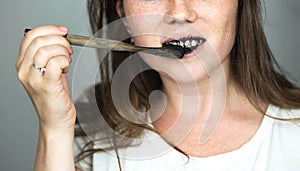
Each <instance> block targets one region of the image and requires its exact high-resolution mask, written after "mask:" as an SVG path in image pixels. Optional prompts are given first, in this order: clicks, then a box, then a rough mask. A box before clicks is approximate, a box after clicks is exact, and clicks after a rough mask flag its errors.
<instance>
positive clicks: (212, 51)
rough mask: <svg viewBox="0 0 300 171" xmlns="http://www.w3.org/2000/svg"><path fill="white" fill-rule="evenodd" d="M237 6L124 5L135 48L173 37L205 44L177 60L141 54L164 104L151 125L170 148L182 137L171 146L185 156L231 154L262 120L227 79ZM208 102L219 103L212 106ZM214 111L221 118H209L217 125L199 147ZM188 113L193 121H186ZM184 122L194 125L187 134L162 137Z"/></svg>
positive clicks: (186, 0) (156, 1)
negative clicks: (197, 39)
mask: <svg viewBox="0 0 300 171" xmlns="http://www.w3.org/2000/svg"><path fill="white" fill-rule="evenodd" d="M237 7H238V0H124V12H125V16H126V18H128V17H129V18H130V17H132V16H141V17H137V18H133V19H128V21H127V22H125V23H127V25H128V29H129V30H130V31H131V33H132V35H133V36H134V42H135V44H136V45H140V46H150V47H160V46H162V44H163V43H164V42H165V41H166V39H167V37H173V36H174V37H176V36H177V37H186V36H189V35H197V36H199V37H203V38H205V39H206V42H205V43H204V44H202V45H201V47H199V48H198V49H197V50H199V51H197V50H196V52H195V53H193V54H191V55H188V57H187V55H186V56H185V57H184V58H183V59H180V60H175V59H169V58H161V57H157V56H147V55H145V54H142V55H141V57H142V59H143V60H144V61H145V62H146V63H147V64H149V65H150V66H151V67H152V68H153V69H155V70H156V71H158V73H159V74H160V77H161V80H162V82H163V92H164V94H165V96H166V99H167V100H166V101H167V105H166V109H165V111H164V112H163V113H162V115H161V116H160V117H159V119H157V120H155V121H154V122H153V125H154V127H155V128H156V129H157V130H158V131H159V132H160V133H161V134H164V133H167V134H166V135H163V137H164V138H165V139H167V140H168V141H169V142H172V143H173V144H176V143H178V141H177V140H176V137H178V136H179V137H181V135H183V134H181V133H184V135H186V136H185V137H184V139H183V140H182V141H180V143H179V144H178V145H176V146H177V147H178V148H179V149H181V150H182V151H184V152H185V153H186V154H188V155H191V156H196V157H208V156H212V155H216V154H221V153H224V152H229V151H233V150H236V149H238V148H239V147H241V146H242V145H243V144H245V143H246V142H247V141H248V140H250V138H251V137H252V136H253V135H254V134H255V132H256V130H257V129H258V128H259V126H260V123H261V121H262V115H260V113H259V112H257V110H256V109H255V108H254V107H253V106H252V104H251V103H250V102H249V101H248V99H247V97H246V96H244V94H243V93H241V91H239V87H238V86H236V85H235V83H234V82H233V81H232V80H231V78H232V77H230V72H229V71H230V70H229V67H230V65H229V64H230V63H229V61H230V60H229V54H230V52H231V49H232V47H233V44H234V40H235V36H236V15H237ZM119 11H120V10H119ZM145 14H147V15H145ZM149 14H160V15H152V16H149ZM147 16H148V17H147ZM151 17H152V18H151ZM195 30H196V31H195ZM143 33H150V34H143ZM155 33H157V34H155ZM164 35H167V36H164ZM213 58H216V59H217V60H213ZM220 70H221V71H220ZM195 85H196V86H195ZM179 87H180V88H179ZM182 90H183V91H182ZM223 93H224V94H223ZM183 97H187V98H184V99H183ZM194 97H196V98H194ZM213 99H217V100H220V101H218V102H216V103H214V104H212V103H213ZM222 99H226V101H222ZM237 99H238V100H237ZM158 103H159V102H158ZM182 106H183V107H182ZM223 106H224V108H223V109H224V110H223V109H222V107H223ZM237 106H238V107H237ZM154 108H155V107H154ZM218 108H220V109H222V111H218V113H222V117H219V116H218V117H216V118H214V119H220V124H219V125H210V126H214V127H215V128H216V127H217V129H216V131H215V132H214V134H213V135H212V137H210V139H209V140H208V141H207V142H206V143H205V144H199V140H200V139H199V138H200V136H201V135H202V131H205V130H207V129H206V127H205V123H206V121H207V119H208V118H209V117H210V116H211V113H210V112H211V109H218ZM193 110H197V111H196V114H195V113H193V112H194V111H193ZM232 111H234V112H232ZM153 113H154V114H156V115H157V113H155V112H153ZM191 113H192V114H195V115H194V116H197V118H190V116H192V115H190V114H191ZM156 115H155V116H156ZM181 116H183V117H181ZM150 117H151V114H150ZM237 118H243V119H242V120H243V121H241V120H238V119H237ZM249 118H251V119H249ZM185 119H187V120H193V121H195V125H192V124H190V125H192V129H191V130H190V131H189V133H188V134H185V133H186V132H184V131H186V130H187V129H188V128H187V127H186V126H187V125H188V124H185V123H183V124H182V125H180V126H179V127H180V129H178V130H180V132H178V131H175V132H176V133H175V134H172V131H171V133H170V134H168V130H170V129H173V128H174V127H176V126H178V124H177V123H178V121H184V120H185ZM237 120H238V121H237ZM185 128H187V129H186V130H185ZM244 128H247V129H246V130H245V129H244ZM211 129H212V128H211ZM173 131H174V130H173ZM181 138H182V137H181ZM224 143H227V145H225V146H224ZM225 147H226V148H225Z"/></svg>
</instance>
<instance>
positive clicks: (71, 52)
mask: <svg viewBox="0 0 300 171" xmlns="http://www.w3.org/2000/svg"><path fill="white" fill-rule="evenodd" d="M73 52H74V50H73V47H72V46H69V53H70V54H71V55H72V54H73Z"/></svg>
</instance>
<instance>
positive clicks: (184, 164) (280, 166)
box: [77, 105, 300, 171]
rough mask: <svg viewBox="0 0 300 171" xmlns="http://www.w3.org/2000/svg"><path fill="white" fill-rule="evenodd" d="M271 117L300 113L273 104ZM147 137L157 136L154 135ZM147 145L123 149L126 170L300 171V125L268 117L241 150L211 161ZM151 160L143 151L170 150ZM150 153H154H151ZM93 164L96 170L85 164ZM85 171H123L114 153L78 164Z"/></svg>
mask: <svg viewBox="0 0 300 171" xmlns="http://www.w3.org/2000/svg"><path fill="white" fill-rule="evenodd" d="M267 114H269V115H271V116H277V117H281V118H289V117H300V110H284V109H280V108H278V107H275V106H272V105H270V106H269V107H268V110H267ZM146 134H147V135H146V136H150V137H153V136H154V137H155V136H156V139H157V137H158V135H155V134H154V133H149V132H148V133H146ZM160 140H161V141H159V142H158V144H159V145H157V144H152V146H151V144H149V143H148V144H147V142H146V145H145V144H144V142H142V143H141V144H140V145H138V146H134V147H130V148H127V149H124V150H122V151H121V152H120V153H121V154H122V155H123V154H124V155H126V154H129V155H128V156H129V157H127V158H126V157H125V158H122V157H121V159H120V161H121V166H122V170H123V171H300V125H299V124H296V123H293V122H284V121H278V120H274V119H271V118H269V117H267V116H265V117H264V119H263V121H262V124H261V126H260V128H259V129H258V131H257V132H256V134H255V135H254V136H253V137H252V139H251V140H250V141H249V142H247V143H246V144H244V145H243V146H242V147H241V148H239V149H238V150H235V151H232V152H227V153H224V154H219V155H215V156H211V157H207V158H198V157H191V156H190V157H189V161H187V157H186V156H185V155H183V154H182V153H180V152H178V151H177V150H175V149H173V148H171V147H170V146H169V145H168V144H167V143H164V144H162V143H163V142H164V141H163V140H162V139H161V138H160ZM166 147H170V148H168V149H169V150H165V151H163V152H161V153H157V155H156V156H155V155H153V153H151V157H149V156H150V155H149V156H148V157H145V156H146V155H144V156H143V157H140V158H139V157H136V158H134V157H132V156H139V155H140V156H141V152H142V151H143V148H144V151H145V148H146V151H152V152H153V151H154V152H155V151H156V152H158V149H160V148H161V149H167V148H166ZM135 152H136V155H134V153H135ZM149 154H150V153H149ZM86 162H87V163H92V165H93V166H92V168H88V166H87V165H85V166H84V164H83V163H86ZM77 166H78V167H81V168H82V169H83V170H94V171H119V166H118V161H117V157H116V156H115V153H114V152H99V153H95V154H94V155H93V156H92V158H87V159H85V160H83V161H82V162H80V163H78V164H77Z"/></svg>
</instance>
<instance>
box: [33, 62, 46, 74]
mask: <svg viewBox="0 0 300 171" xmlns="http://www.w3.org/2000/svg"><path fill="white" fill-rule="evenodd" d="M32 66H33V68H35V69H38V70H40V71H41V73H44V72H45V71H46V68H45V67H39V66H37V65H35V64H32Z"/></svg>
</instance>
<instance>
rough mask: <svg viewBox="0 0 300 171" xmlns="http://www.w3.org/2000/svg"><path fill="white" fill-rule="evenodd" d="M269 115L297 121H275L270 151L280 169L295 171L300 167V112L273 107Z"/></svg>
mask: <svg viewBox="0 0 300 171" xmlns="http://www.w3.org/2000/svg"><path fill="white" fill-rule="evenodd" d="M268 112H270V113H268V114H269V115H271V116H274V117H278V118H284V119H295V120H294V121H293V120H291V121H281V120H276V119H272V118H269V120H273V121H272V122H273V129H272V132H271V135H272V136H271V142H270V150H271V154H272V158H273V159H274V160H272V161H273V162H275V163H277V164H276V165H275V166H276V167H278V168H285V170H293V169H295V168H299V167H300V163H299V157H300V148H299V145H300V122H299V119H298V120H297V118H300V110H299V109H283V108H279V107H276V106H271V107H270V108H269V110H268Z"/></svg>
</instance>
